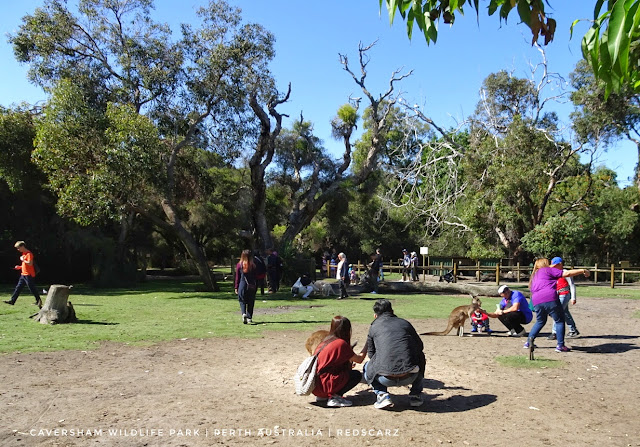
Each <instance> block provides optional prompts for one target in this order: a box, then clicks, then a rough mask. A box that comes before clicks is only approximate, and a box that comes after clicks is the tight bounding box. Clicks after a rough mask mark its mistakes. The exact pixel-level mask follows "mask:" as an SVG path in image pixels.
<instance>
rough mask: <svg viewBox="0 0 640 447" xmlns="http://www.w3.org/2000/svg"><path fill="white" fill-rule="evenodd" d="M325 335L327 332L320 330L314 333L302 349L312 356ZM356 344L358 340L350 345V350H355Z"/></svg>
mask: <svg viewBox="0 0 640 447" xmlns="http://www.w3.org/2000/svg"><path fill="white" fill-rule="evenodd" d="M327 335H329V331H327V330H324V329H322V330H319V331H315V332H314V333H313V334H311V335H310V336H309V338H307V341H306V343H305V344H304V347H305V348H307V351H309V354H310V355H313V352H314V351H315V350H316V348H317V347H318V345H319V344H320V343H321V342H322V340H324V339H325V337H326V336H327ZM357 344H358V340H356V341H354V342H353V343H351V348H355V347H356V345H357Z"/></svg>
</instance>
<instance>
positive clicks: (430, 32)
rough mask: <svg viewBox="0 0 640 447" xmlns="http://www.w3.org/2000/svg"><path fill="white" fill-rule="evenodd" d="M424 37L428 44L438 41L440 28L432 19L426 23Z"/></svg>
mask: <svg viewBox="0 0 640 447" xmlns="http://www.w3.org/2000/svg"><path fill="white" fill-rule="evenodd" d="M424 37H425V38H426V39H427V43H429V42H433V43H436V41H437V40H438V27H437V26H436V24H435V22H433V21H431V19H429V20H427V21H426V23H425V29H424Z"/></svg>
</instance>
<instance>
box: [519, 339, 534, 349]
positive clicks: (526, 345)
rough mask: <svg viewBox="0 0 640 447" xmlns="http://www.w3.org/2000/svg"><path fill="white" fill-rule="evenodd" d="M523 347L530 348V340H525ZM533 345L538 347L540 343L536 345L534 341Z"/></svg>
mask: <svg viewBox="0 0 640 447" xmlns="http://www.w3.org/2000/svg"><path fill="white" fill-rule="evenodd" d="M522 347H523V348H524V349H529V342H528V341H526V342H524V346H522ZM533 347H534V348H537V347H538V345H536V344H535V343H534V345H533Z"/></svg>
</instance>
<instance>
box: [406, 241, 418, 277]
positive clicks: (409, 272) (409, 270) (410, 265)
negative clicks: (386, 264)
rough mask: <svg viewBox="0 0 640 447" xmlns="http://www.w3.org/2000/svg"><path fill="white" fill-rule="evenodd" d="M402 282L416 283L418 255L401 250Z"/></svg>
mask: <svg viewBox="0 0 640 447" xmlns="http://www.w3.org/2000/svg"><path fill="white" fill-rule="evenodd" d="M402 280H403V281H418V254H417V253H416V252H415V251H412V252H411V253H409V252H408V251H407V249H406V248H404V249H402Z"/></svg>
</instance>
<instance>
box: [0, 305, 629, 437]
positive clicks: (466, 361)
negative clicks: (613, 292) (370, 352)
mask: <svg viewBox="0 0 640 447" xmlns="http://www.w3.org/2000/svg"><path fill="white" fill-rule="evenodd" d="M638 309H640V301H632V300H622V299H618V300H610V299H589V298H582V299H581V300H580V301H579V303H578V305H577V306H575V307H573V310H572V312H573V315H574V317H575V319H576V321H577V323H578V327H579V329H580V331H581V332H582V337H581V338H579V339H575V340H569V341H568V345H569V346H571V347H572V348H573V351H572V352H570V353H566V354H558V353H556V352H554V349H553V348H554V343H553V342H552V341H548V340H546V339H545V338H544V337H541V338H539V339H538V340H537V343H536V344H537V345H538V349H537V350H536V354H537V356H538V357H540V358H548V359H561V360H562V361H563V362H564V364H563V366H562V367H560V368H549V369H540V368H536V369H514V368H508V367H503V366H500V365H499V364H498V363H497V362H496V361H495V357H496V356H499V355H505V356H514V355H522V356H524V355H525V351H524V350H523V349H522V344H523V342H524V340H523V339H518V338H512V337H507V336H506V333H505V332H506V331H504V328H503V327H501V324H500V322H498V321H497V320H493V321H492V323H493V327H494V329H497V330H498V331H500V332H499V333H498V334H497V335H495V336H491V337H489V336H476V337H464V338H459V337H456V336H454V335H453V332H452V333H451V334H449V335H448V336H444V337H443V336H423V340H424V343H425V353H426V356H427V372H426V378H425V382H424V384H425V392H424V395H425V404H424V405H423V406H422V407H420V408H417V409H416V408H411V407H409V405H408V388H395V389H390V391H391V393H392V395H393V396H394V400H395V402H396V405H395V407H394V408H392V409H391V410H376V409H374V408H373V402H374V395H373V394H372V393H371V392H370V391H369V390H368V388H367V386H366V385H365V384H360V385H358V386H357V387H356V388H355V389H354V390H353V392H351V393H350V394H348V395H347V397H348V398H349V399H351V400H353V402H354V406H353V407H350V408H337V409H333V408H324V407H322V406H318V405H316V404H315V402H314V400H313V397H299V396H296V395H295V394H294V391H293V389H294V387H293V381H292V376H293V374H294V372H295V369H296V367H297V366H298V364H299V363H300V362H301V361H302V360H303V359H304V358H305V356H306V351H305V350H304V342H305V339H306V337H307V336H308V334H307V333H302V332H267V334H266V336H265V337H264V338H262V339H250V340H243V339H207V340H197V339H196V340H192V339H188V340H177V341H173V342H168V343H161V344H157V345H153V346H150V347H131V346H126V345H119V344H112V343H108V344H105V345H103V346H102V347H101V348H100V349H98V350H95V351H81V352H77V351H72V352H55V353H37V354H10V355H3V356H0V361H1V365H2V368H0V369H1V370H0V408H1V411H0V421H1V422H0V445H2V446H14V445H16V446H35V445H38V446H76V445H107V446H205V445H228V446H237V445H248V446H254V445H256V446H262V445H268V446H270V445H280V446H315V445H317V446H321V445H323V446H324V445H327V443H331V445H336V446H352V445H366V446H383V445H384V446H386V445H428V446H430V445H436V446H437V445H452V446H496V447H499V446H512V445H517V446H561V445H562V446H640V423H639V422H640V393H639V391H640V350H639V349H638V347H639V344H638V343H639V337H640V325H639V324H638V323H639V320H638V319H637V318H632V314H633V313H634V312H635V311H637V310H638ZM261 315H263V316H264V313H261V310H260V309H257V310H256V314H255V315H254V317H255V318H254V319H255V320H256V322H259V321H260V318H261ZM400 316H401V317H409V316H407V315H400ZM408 319H409V320H410V321H412V322H413V324H414V325H415V326H416V329H417V330H418V331H419V332H423V331H432V330H441V329H442V328H444V326H445V321H444V320H411V318H408ZM530 327H531V325H529V326H528V328H530ZM548 330H550V325H549V323H548V324H547V327H546V328H545V331H544V332H543V334H544V335H546V334H547V332H548ZM366 333H367V326H366V325H359V326H356V327H355V328H354V339H359V340H364V339H365V338H366Z"/></svg>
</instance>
